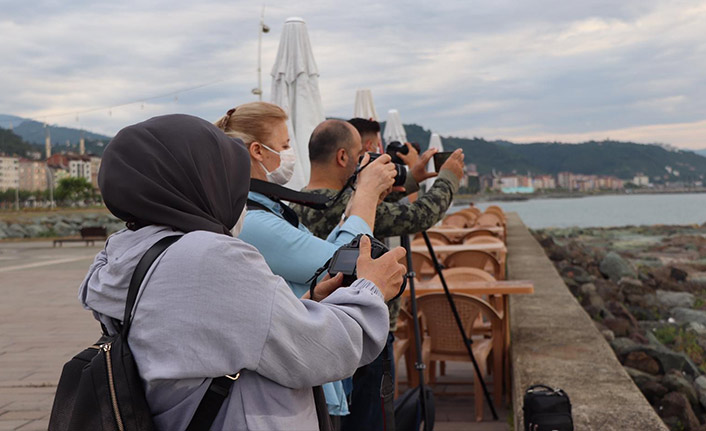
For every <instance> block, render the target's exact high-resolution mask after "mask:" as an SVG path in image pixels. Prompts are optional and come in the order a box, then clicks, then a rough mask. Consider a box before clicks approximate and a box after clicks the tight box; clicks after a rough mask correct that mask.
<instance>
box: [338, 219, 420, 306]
mask: <svg viewBox="0 0 706 431" xmlns="http://www.w3.org/2000/svg"><path fill="white" fill-rule="evenodd" d="M366 236H367V237H368V238H370V257H372V258H373V259H377V258H378V257H380V256H382V255H383V254H385V253H387V252H388V251H389V249H388V248H387V246H386V245H385V244H384V243H382V242H380V241H378V240H377V239H375V238H373V237H372V236H370V235H366ZM362 237H363V234H362V233H361V234H358V235H357V236H356V237H355V238H353V240H352V241H351V242H349V243H348V244H346V245H344V246H343V247H341V248H339V249H338V250H336V253H334V255H333V257H332V258H331V262H330V265H329V267H328V273H329V275H330V276H331V277H334V276H335V275H336V274H338V273H339V272H340V273H343V284H342V286H350V285H351V284H352V283H353V282H354V281H355V280H357V279H358V273H357V271H356V264H357V263H358V256H360V239H361V238H362ZM405 287H407V279H406V278H405V279H404V281H403V282H402V285H401V286H400V290H399V292H398V293H397V295H395V298H397V297H398V296H400V295H402V292H404V289H405ZM395 298H393V299H395Z"/></svg>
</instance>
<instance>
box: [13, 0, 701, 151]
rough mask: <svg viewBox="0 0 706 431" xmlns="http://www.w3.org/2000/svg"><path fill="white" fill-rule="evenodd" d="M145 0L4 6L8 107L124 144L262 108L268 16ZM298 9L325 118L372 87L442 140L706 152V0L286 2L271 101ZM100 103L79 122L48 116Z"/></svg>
mask: <svg viewBox="0 0 706 431" xmlns="http://www.w3.org/2000/svg"><path fill="white" fill-rule="evenodd" d="M145 3H147V2H137V1H126V2H120V4H115V3H96V2H89V1H76V2H70V4H65V3H64V2H58V1H57V2H54V1H45V2H39V4H36V3H33V4H31V5H29V4H26V2H25V3H24V4H17V5H13V6H6V8H5V10H4V14H3V15H2V16H1V17H0V37H1V38H2V40H3V44H2V46H0V56H2V58H4V59H11V61H5V62H3V64H2V66H0V76H2V79H0V92H1V93H2V94H3V97H2V99H1V100H0V112H2V113H8V114H16V115H24V116H31V117H34V118H36V119H38V120H45V119H46V120H45V121H48V122H50V123H59V124H62V125H67V126H77V125H79V124H80V125H81V126H82V127H86V128H88V129H92V130H96V131H98V132H103V133H108V134H114V133H115V132H116V131H117V130H119V129H120V128H121V127H123V126H125V125H126V124H130V123H134V122H137V121H140V120H142V119H144V118H146V117H149V116H152V115H159V114H164V113H169V112H187V113H192V114H195V115H199V116H202V117H204V118H207V119H216V118H218V117H219V116H220V115H221V114H222V113H223V112H224V111H225V110H227V109H228V108H229V107H232V106H234V105H236V104H238V103H242V102H246V101H250V100H254V96H253V95H252V94H250V90H251V89H252V88H253V87H254V86H255V85H256V75H255V70H256V52H257V22H258V19H259V14H260V10H261V5H257V4H253V3H251V2H244V1H239V2H225V1H217V0H208V1H206V2H187V1H184V0H174V1H170V2H166V1H159V2H149V4H145ZM288 16H302V17H304V18H305V19H306V21H307V24H308V27H309V33H310V38H311V41H312V46H313V49H314V54H315V56H316V60H317V63H318V66H319V71H320V73H321V79H320V85H321V91H322V96H323V101H324V107H325V109H326V113H327V115H332V116H342V117H346V116H349V115H351V114H352V109H353V100H354V95H355V91H356V89H358V88H370V89H372V91H373V96H374V98H375V102H376V105H377V110H378V113H379V114H381V115H382V116H383V118H384V117H385V113H386V111H387V110H388V109H391V108H396V109H398V110H399V111H400V113H401V116H402V119H403V121H405V122H416V123H419V124H422V125H424V126H426V127H429V128H432V129H433V130H434V131H437V132H439V133H441V134H456V135H466V136H473V135H475V136H486V137H488V138H508V139H516V140H520V141H527V140H531V139H542V137H546V138H547V139H549V138H551V139H555V138H557V139H562V138H565V139H576V138H578V139H582V138H588V139H590V138H591V137H595V138H596V139H603V138H604V137H606V134H611V133H612V134H614V135H616V136H617V135H620V136H623V137H624V139H636V140H641V141H644V142H649V141H651V140H652V139H651V138H650V137H651V136H654V137H655V139H654V140H655V141H657V140H659V141H666V142H673V143H675V144H677V145H681V146H691V147H706V142H704V138H703V136H706V130H704V128H703V125H704V120H706V97H705V96H706V94H705V93H706V85H704V84H706V78H705V77H704V75H703V70H706V56H705V55H704V52H706V38H705V37H704V36H705V35H704V32H703V30H702V29H701V27H702V23H703V22H704V21H705V20H706V6H704V4H703V2H699V1H696V0H694V1H676V2H673V1H666V0H665V1H658V0H628V1H622V2H617V3H616V2H614V1H608V0H591V1H585V2H561V1H558V0H533V1H527V2H511V1H508V0H501V1H497V2H483V4H474V3H468V2H467V1H444V2H433V3H430V2H421V1H418V2H413V1H404V2H384V3H383V2H373V1H366V0H363V1H359V2H330V1H310V2H306V3H304V2H302V3H301V4H293V2H279V3H277V4H272V5H268V7H267V10H266V22H267V23H268V24H269V25H270V26H271V27H272V32H271V33H270V34H267V35H265V36H264V39H263V88H264V91H265V100H268V99H269V89H270V77H269V71H270V68H271V67H272V64H273V62H274V57H275V54H276V51H277V46H278V43H279V36H280V32H281V29H282V25H283V22H284V20H285V19H286V17H288ZM211 82H217V83H215V84H213V85H211V86H206V87H203V88H200V89H198V90H194V91H191V92H185V93H181V94H179V96H178V100H174V98H173V97H165V98H162V99H156V100H150V101H146V102H145V103H144V106H143V104H141V103H138V104H134V105H130V106H126V107H116V108H113V109H112V110H111V111H110V115H109V113H108V112H109V111H108V109H107V107H108V106H111V105H112V106H115V105H118V104H121V103H124V102H126V101H132V100H139V99H141V98H148V97H150V96H153V95H159V94H165V93H170V92H172V91H175V90H178V89H183V88H189V87H192V86H195V85H199V84H204V83H211ZM103 106H105V107H106V109H101V110H100V111H97V112H93V113H87V114H82V115H80V116H79V119H78V121H77V120H76V118H75V117H76V116H75V115H74V114H70V115H67V116H64V117H53V116H51V115H52V114H54V113H57V112H72V111H81V110H85V109H90V108H93V107H103ZM631 136H632V138H631ZM670 136H671V137H672V138H670Z"/></svg>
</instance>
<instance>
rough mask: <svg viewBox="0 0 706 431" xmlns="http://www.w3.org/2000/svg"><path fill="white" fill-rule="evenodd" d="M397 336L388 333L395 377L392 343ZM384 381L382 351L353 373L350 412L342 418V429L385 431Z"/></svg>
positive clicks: (389, 356)
mask: <svg viewBox="0 0 706 431" xmlns="http://www.w3.org/2000/svg"><path fill="white" fill-rule="evenodd" d="M394 341H395V336H394V335H392V332H390V333H389V334H387V344H386V345H385V349H387V352H388V358H390V363H391V365H392V378H393V380H394V377H395V363H394V358H393V354H392V343H393V342H394ZM381 382H382V353H381V354H380V356H378V357H377V358H375V360H374V361H373V362H371V363H370V364H368V365H366V366H364V367H360V368H358V370H356V372H355V374H354V375H353V393H352V394H351V402H350V405H349V410H350V414H349V415H347V416H343V417H342V418H341V431H360V430H366V431H368V430H369V431H383V430H384V424H383V420H382V399H381V398H380V383H381Z"/></svg>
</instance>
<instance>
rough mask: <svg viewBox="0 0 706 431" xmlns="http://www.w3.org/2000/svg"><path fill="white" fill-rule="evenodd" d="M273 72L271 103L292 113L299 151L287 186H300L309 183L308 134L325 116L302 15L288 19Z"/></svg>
mask: <svg viewBox="0 0 706 431" xmlns="http://www.w3.org/2000/svg"><path fill="white" fill-rule="evenodd" d="M271 75H272V103H275V104H277V105H279V106H280V107H282V109H284V110H285V111H286V112H287V114H289V120H288V121H287V127H288V128H289V138H290V145H291V146H292V147H293V148H294V151H295V153H296V154H297V162H296V165H295V168H294V175H293V176H292V179H291V181H289V183H287V187H289V188H292V189H294V190H299V189H301V188H302V187H304V186H305V185H307V184H308V183H309V173H310V172H309V170H310V166H311V165H310V164H309V137H311V132H312V131H313V130H314V128H315V127H316V126H318V125H319V124H320V123H321V122H322V121H324V120H325V119H326V117H325V116H324V107H323V104H322V103H321V93H320V92H319V69H318V68H317V67H316V61H315V60H314V54H313V53H312V51H311V43H310V42H309V33H308V32H307V29H306V23H305V22H304V20H303V19H302V18H288V19H287V21H285V23H284V28H283V29H282V37H281V38H280V41H279V49H278V50H277V58H276V60H275V65H274V66H273V67H272V73H271Z"/></svg>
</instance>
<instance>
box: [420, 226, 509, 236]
mask: <svg viewBox="0 0 706 431" xmlns="http://www.w3.org/2000/svg"><path fill="white" fill-rule="evenodd" d="M479 230H488V231H490V232H493V233H494V234H495V235H501V234H502V233H503V228H502V227H500V226H487V227H444V226H440V227H432V228H429V230H428V231H429V232H439V233H443V234H444V235H447V234H448V235H465V234H467V233H470V232H476V231H479Z"/></svg>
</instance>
